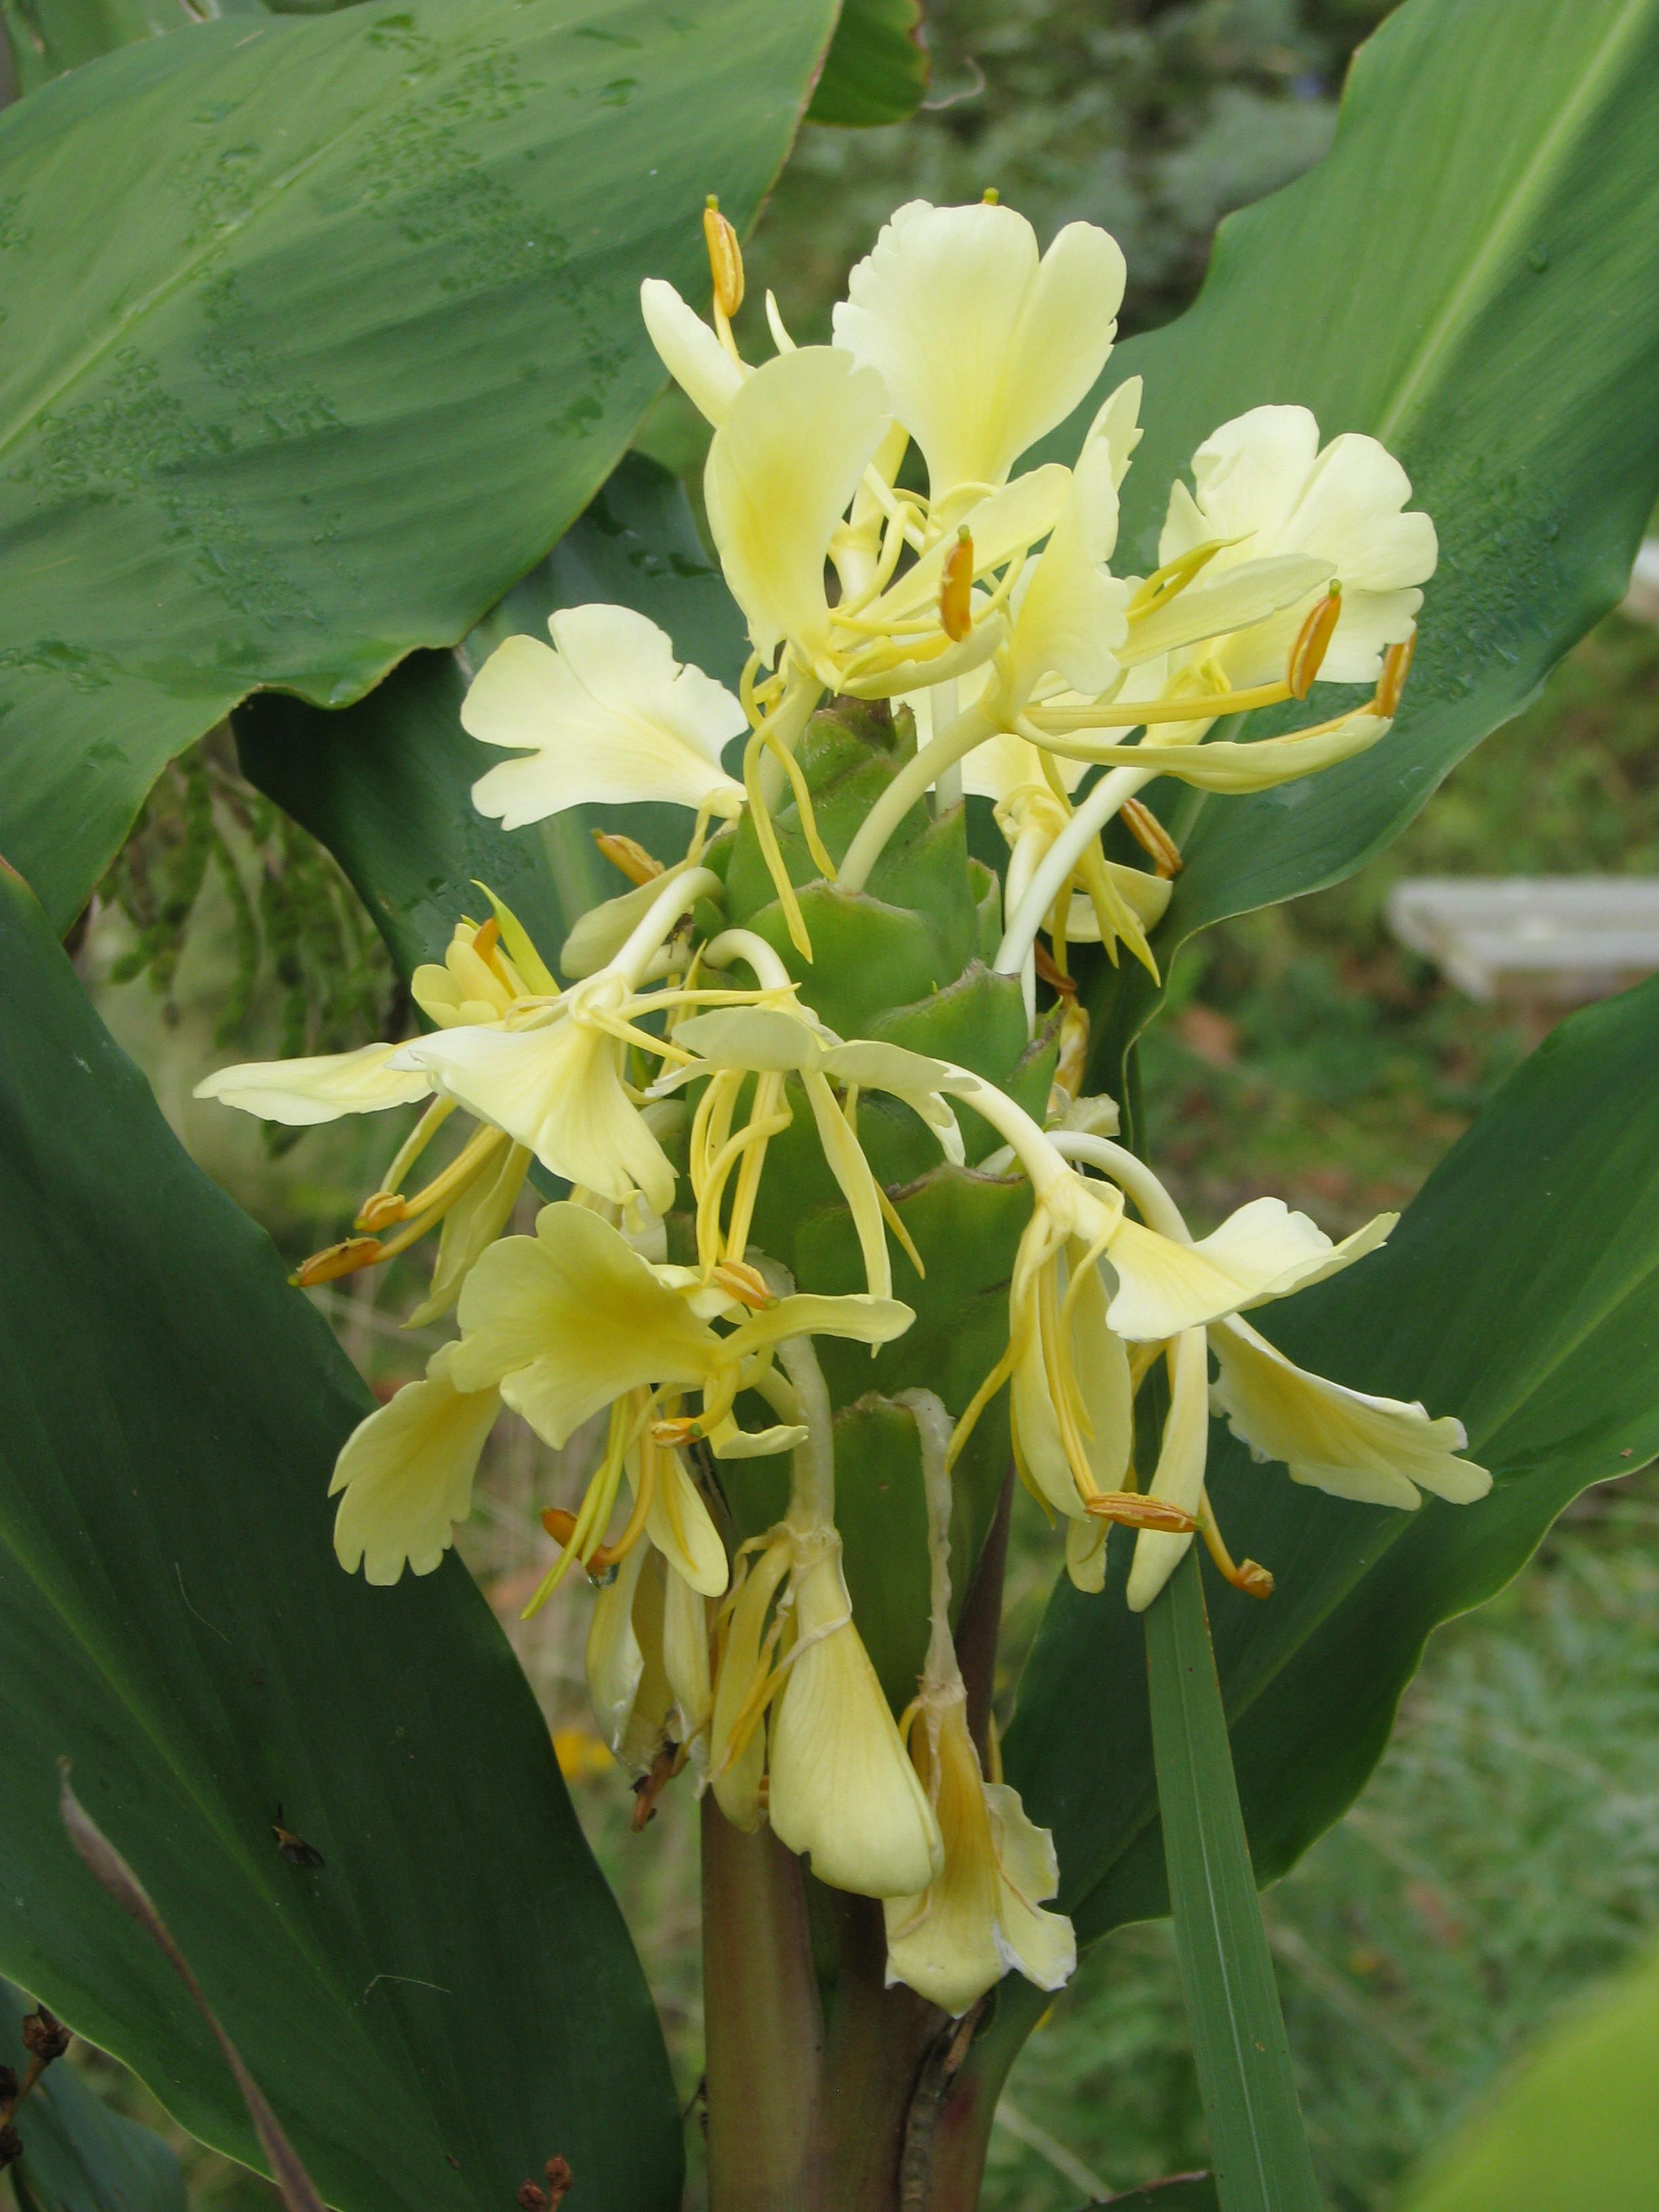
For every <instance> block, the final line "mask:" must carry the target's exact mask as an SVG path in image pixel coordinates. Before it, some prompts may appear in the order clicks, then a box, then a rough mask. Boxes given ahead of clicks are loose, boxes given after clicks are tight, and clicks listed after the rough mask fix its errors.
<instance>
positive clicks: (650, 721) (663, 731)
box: [461, 605, 747, 829]
mask: <svg viewBox="0 0 1659 2212" xmlns="http://www.w3.org/2000/svg"><path fill="white" fill-rule="evenodd" d="M551 626H552V630H553V638H554V643H553V645H552V646H546V645H544V644H542V643H541V642H540V641H539V640H538V639H536V638H533V637H509V638H508V639H507V641H505V643H503V644H501V645H500V646H498V647H496V649H495V652H494V653H491V654H490V656H489V659H488V660H486V661H485V663H484V665H483V667H482V668H481V669H480V670H479V671H478V673H477V676H476V677H475V678H473V681H472V685H471V689H470V690H469V691H468V692H467V695H466V697H465V701H464V702H462V707H461V723H462V726H463V727H464V728H465V729H466V730H467V731H468V732H470V733H471V735H472V736H473V737H475V738H480V739H481V740H482V741H483V743H484V744H492V745H502V746H513V747H522V748H525V749H526V751H525V754H524V757H522V758H521V759H518V760H513V761H507V762H504V763H502V764H501V766H500V767H499V768H495V769H491V770H490V771H489V774H488V775H485V776H483V778H482V779H481V780H480V781H478V782H477V783H476V784H475V785H474V786H473V789H472V802H473V805H475V806H476V807H477V809H478V811H479V812H480V813H482V814H489V815H495V816H499V817H501V823H502V826H503V827H504V828H506V829H521V828H523V827H524V826H525V825H526V823H532V822H539V821H542V820H544V819H545V818H546V817H548V816H550V815H554V814H559V813H562V812H563V811H565V809H566V808H568V807H571V806H580V805H587V804H594V805H612V806H614V805H627V804H629V803H630V802H633V801H636V800H647V799H654V800H660V801H663V802H665V803H666V804H668V805H676V806H690V807H703V806H708V807H710V808H712V809H713V810H714V812H716V813H719V814H723V815H735V814H736V813H738V811H741V808H742V805H743V787H742V785H741V784H740V783H738V782H737V781H735V780H734V779H733V778H732V777H731V776H729V775H726V772H725V770H724V769H723V768H722V767H721V765H720V751H721V748H722V747H723V746H724V745H725V744H727V743H728V742H729V741H730V740H731V739H732V738H735V737H738V735H740V734H741V733H742V732H743V731H744V729H745V728H746V727H747V723H746V720H745V718H744V712H743V709H742V708H741V707H740V706H739V705H738V702H737V701H736V699H734V698H733V697H732V694H731V693H730V692H729V691H727V690H726V687H725V686H724V684H717V683H715V682H714V678H712V677H708V676H705V675H704V674H703V672H702V670H701V669H699V668H694V667H691V666H690V665H682V664H681V663H680V662H678V660H676V659H675V658H674V648H673V645H672V642H671V640H670V639H669V638H668V636H667V635H665V632H663V631H662V630H660V629H658V627H657V625H656V624H655V623H653V622H651V621H648V620H647V617H645V616H644V615H641V614H637V613H635V611H634V610H633V609H632V608H630V607H619V606H607V605H592V606H581V607H569V608H566V609H563V610H562V611H560V612H559V613H557V614H556V615H554V616H553V617H552V623H551Z"/></svg>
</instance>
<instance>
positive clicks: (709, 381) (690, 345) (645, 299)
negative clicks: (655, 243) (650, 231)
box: [640, 276, 743, 425]
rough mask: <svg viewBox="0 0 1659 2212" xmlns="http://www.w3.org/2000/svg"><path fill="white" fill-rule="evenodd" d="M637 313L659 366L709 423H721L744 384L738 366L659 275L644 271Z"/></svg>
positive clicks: (700, 320)
mask: <svg viewBox="0 0 1659 2212" xmlns="http://www.w3.org/2000/svg"><path fill="white" fill-rule="evenodd" d="M640 312H641V315H642V316H643V317H644V319H645V327H646V330H647V333H648V334H649V337H650V339H651V343H652V344H653V346H655V348H656V349H657V351H658V354H659V356H661V360H662V365H663V367H664V368H665V369H666V370H667V371H668V374H670V375H671V377H672V378H673V380H674V381H675V383H676V384H678V386H679V387H680V390H681V391H682V392H684V394H685V396H686V398H688V399H689V400H690V402H691V404H692V405H693V406H694V407H695V408H696V410H697V411H698V413H699V414H700V415H702V416H704V417H705V418H706V419H707V420H708V422H713V423H714V424H716V425H718V424H720V423H721V422H724V421H725V420H726V413H727V410H729V408H730V407H731V404H732V400H733V399H735V398H736V397H737V395H738V390H739V388H740V387H741V386H742V383H743V370H742V368H741V367H740V365H739V364H738V362H735V361H733V360H732V356H731V355H730V354H729V353H727V351H726V348H725V347H724V346H723V345H722V344H721V343H720V339H719V338H718V337H716V335H715V333H714V331H712V330H710V328H709V327H708V324H707V323H706V322H704V321H703V319H702V316H701V315H698V314H696V313H694V312H693V311H692V309H691V308H690V307H687V305H686V304H685V301H684V300H682V299H681V297H680V295H679V294H678V292H677V291H676V290H675V289H674V288H673V286H672V285H671V284H668V283H664V281H663V279H662V278H661V277H660V276H647V278H646V280H645V282H644V283H643V284H641V287H640Z"/></svg>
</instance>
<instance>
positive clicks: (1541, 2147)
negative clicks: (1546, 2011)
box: [1402, 1958, 1659, 2212]
mask: <svg viewBox="0 0 1659 2212" xmlns="http://www.w3.org/2000/svg"><path fill="white" fill-rule="evenodd" d="M1656 2050H1659V1958H1650V1959H1649V1960H1647V1961H1646V1963H1645V1964H1644V1966H1641V1967H1639V1968H1638V1970H1637V1972H1635V1973H1633V1974H1629V1975H1626V1976H1623V1977H1621V1978H1620V1980H1619V1981H1618V1982H1616V1983H1614V1984H1613V1986H1612V1987H1611V1988H1610V1989H1604V1990H1601V1991H1599V1992H1598V1993H1597V1995H1596V1996H1595V1999H1593V2000H1592V2002H1590V2003H1589V2005H1587V2006H1584V2007H1583V2008H1581V2009H1580V2010H1579V2011H1578V2013H1577V2015H1576V2016H1575V2017H1573V2018H1572V2019H1571V2020H1569V2021H1567V2022H1566V2023H1565V2025H1564V2026H1563V2027H1559V2028H1558V2029H1557V2030H1556V2032H1555V2033H1553V2035H1551V2036H1550V2037H1549V2038H1548V2039H1547V2040H1546V2042H1545V2043H1544V2045H1543V2047H1542V2048H1541V2050H1540V2051H1537V2052H1536V2053H1535V2054H1534V2056H1533V2057H1530V2058H1528V2059H1527V2060H1525V2061H1523V2063H1522V2065H1521V2067H1520V2068H1519V2069H1517V2071H1516V2074H1515V2075H1513V2076H1512V2077H1511V2078H1510V2081H1507V2082H1506V2083H1505V2084H1504V2086H1503V2087H1501V2088H1500V2089H1499V2090H1498V2093H1497V2095H1496V2096H1495V2097H1493V2098H1492V2099H1491V2100H1488V2102H1487V2104H1486V2106H1485V2107H1484V2109H1483V2110H1482V2111H1481V2112H1480V2113H1478V2114H1477V2116H1476V2118H1474V2121H1473V2122H1472V2123H1471V2124H1470V2125H1469V2127H1468V2128H1467V2129H1466V2130H1464V2132H1463V2134H1462V2136H1460V2137H1459V2138H1458V2140H1457V2141H1456V2142H1455V2143H1454V2144H1453V2146H1452V2148H1450V2149H1449V2151H1448V2152H1447V2153H1446V2154H1445V2155H1444V2156H1443V2157H1442V2158H1438V2159H1437V2160H1435V2161H1434V2164H1433V2166H1432V2168H1431V2173H1430V2176H1429V2178H1428V2179H1427V2181H1426V2182H1425V2185H1424V2186H1423V2188H1422V2189H1421V2190H1420V2191H1415V2190H1414V2191H1408V2192H1407V2196H1406V2197H1405V2198H1404V2199H1403V2200H1402V2202H1403V2204H1404V2207H1405V2212H1586V2208H1588V2207H1589V2206H1592V2205H1595V2206H1603V2205H1605V2206H1607V2208H1608V2212H1612V2208H1613V2207H1614V2206H1616V2207H1617V2208H1618V2212H1659V2104H1656V2103H1655V2100H1654V2094H1653V2055H1654V2052H1655V2051H1656Z"/></svg>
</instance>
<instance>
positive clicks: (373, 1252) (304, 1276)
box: [289, 1237, 385, 1291]
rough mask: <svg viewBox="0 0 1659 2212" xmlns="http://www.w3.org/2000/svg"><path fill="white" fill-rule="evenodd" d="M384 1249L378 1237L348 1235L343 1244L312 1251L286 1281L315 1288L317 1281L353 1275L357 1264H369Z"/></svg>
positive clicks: (307, 1289)
mask: <svg viewBox="0 0 1659 2212" xmlns="http://www.w3.org/2000/svg"><path fill="white" fill-rule="evenodd" d="M384 1249H385V1248H384V1246H383V1245H382V1244H381V1243H380V1238H379V1237H347V1238H346V1240H345V1242H344V1243H342V1244H331V1245H330V1246H329V1247H328V1248H327V1249H326V1250H325V1251H322V1252H313V1254H312V1255H311V1257H310V1258H309V1259H308V1260H307V1261H305V1262H304V1263H303V1265H302V1266H301V1267H296V1268H295V1271H294V1273H292V1274H291V1275H290V1276H289V1282H290V1283H292V1284H293V1285H295V1288H296V1289H299V1290H301V1291H314V1290H315V1289H316V1287H317V1285H318V1284H319V1283H331V1282H334V1281H335V1280H337V1278H338V1277H340V1276H341V1275H355V1274H356V1272H357V1270H358V1269H359V1268H360V1267H373V1266H374V1262H375V1261H377V1260H378V1259H380V1256H381V1255H382V1253H383V1251H384Z"/></svg>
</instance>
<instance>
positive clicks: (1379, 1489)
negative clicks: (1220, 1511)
mask: <svg viewBox="0 0 1659 2212" xmlns="http://www.w3.org/2000/svg"><path fill="white" fill-rule="evenodd" d="M1209 1335H1210V1349H1211V1351H1212V1352H1213V1353H1214V1354H1215V1360H1216V1367H1217V1370H1218V1374H1217V1379H1216V1381H1215V1382H1214V1383H1212V1384H1211V1386H1210V1403H1211V1407H1212V1411H1214V1412H1215V1413H1220V1414H1225V1416H1226V1419H1227V1421H1228V1424H1229V1425H1230V1426H1231V1429H1232V1431H1233V1434H1234V1435H1235V1436H1236V1437H1238V1439H1239V1440H1240V1442H1241V1443H1246V1444H1248V1445H1249V1448H1250V1451H1251V1454H1252V1455H1253V1456H1254V1457H1255V1459H1258V1460H1282V1461H1284V1462H1285V1465H1286V1466H1287V1468H1289V1471H1290V1477H1291V1481H1292V1482H1303V1483H1308V1484H1310V1485H1311V1486H1312V1487H1313V1488H1315V1489H1316V1490H1328V1491H1329V1492H1331V1494H1332V1495H1333V1497H1336V1498H1357V1499H1358V1500H1360V1501H1361V1502H1362V1503H1364V1504H1369V1505H1399V1506H1404V1507H1406V1508H1407V1509H1408V1510H1409V1509H1410V1508H1412V1507H1414V1506H1416V1505H1418V1504H1421V1502H1422V1491H1423V1490H1431V1491H1432V1492H1434V1493H1435V1495H1436V1496H1437V1497H1438V1498H1446V1499H1448V1500H1449V1502H1450V1503H1452V1504H1455V1505H1467V1504H1471V1503H1472V1502H1473V1501H1474V1499H1476V1498H1484V1497H1485V1496H1486V1492H1488V1491H1489V1490H1490V1489H1491V1488H1492V1476H1491V1475H1490V1474H1488V1473H1487V1471H1486V1468H1481V1467H1476V1466H1474V1464H1473V1462H1470V1461H1468V1460H1466V1459H1461V1458H1459V1457H1458V1456H1457V1455H1458V1454H1459V1453H1461V1452H1462V1451H1463V1450H1464V1449H1466V1447H1467V1445H1468V1437H1467V1435H1466V1434H1465V1433H1464V1429H1463V1424H1462V1422H1461V1421H1458V1420H1454V1419H1450V1418H1449V1416H1443V1417H1442V1418H1441V1419H1439V1420H1433V1419H1431V1418H1430V1416H1429V1414H1428V1413H1427V1411H1426V1410H1425V1407H1422V1406H1419V1405H1416V1404H1408V1403H1407V1402H1405V1401H1402V1400H1401V1399H1398V1398H1371V1397H1367V1396H1366V1395H1364V1393H1363V1392H1361V1391H1358V1390H1349V1389H1345V1388H1344V1387H1343V1385H1342V1384H1341V1383H1330V1382H1327V1381H1326V1379H1325V1378H1324V1376H1321V1375H1310V1374H1308V1373H1307V1372H1306V1371H1305V1370H1304V1369H1302V1368H1300V1367H1297V1366H1294V1365H1292V1364H1291V1361H1290V1360H1288V1359H1286V1358H1285V1355H1284V1353H1283V1352H1279V1351H1278V1350H1276V1349H1275V1347H1274V1346H1273V1345H1271V1344H1269V1343H1268V1342H1267V1339H1266V1338H1265V1337H1264V1336H1260V1335H1258V1334H1257V1333H1256V1332H1255V1329H1253V1328H1251V1327H1250V1326H1249V1322H1243V1321H1240V1320H1238V1319H1237V1317H1235V1318H1234V1319H1232V1320H1231V1321H1226V1322H1222V1323H1221V1324H1220V1325H1219V1326H1218V1327H1217V1328H1212V1330H1211V1331H1210V1333H1209ZM1419 1485H1421V1489H1419Z"/></svg>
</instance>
